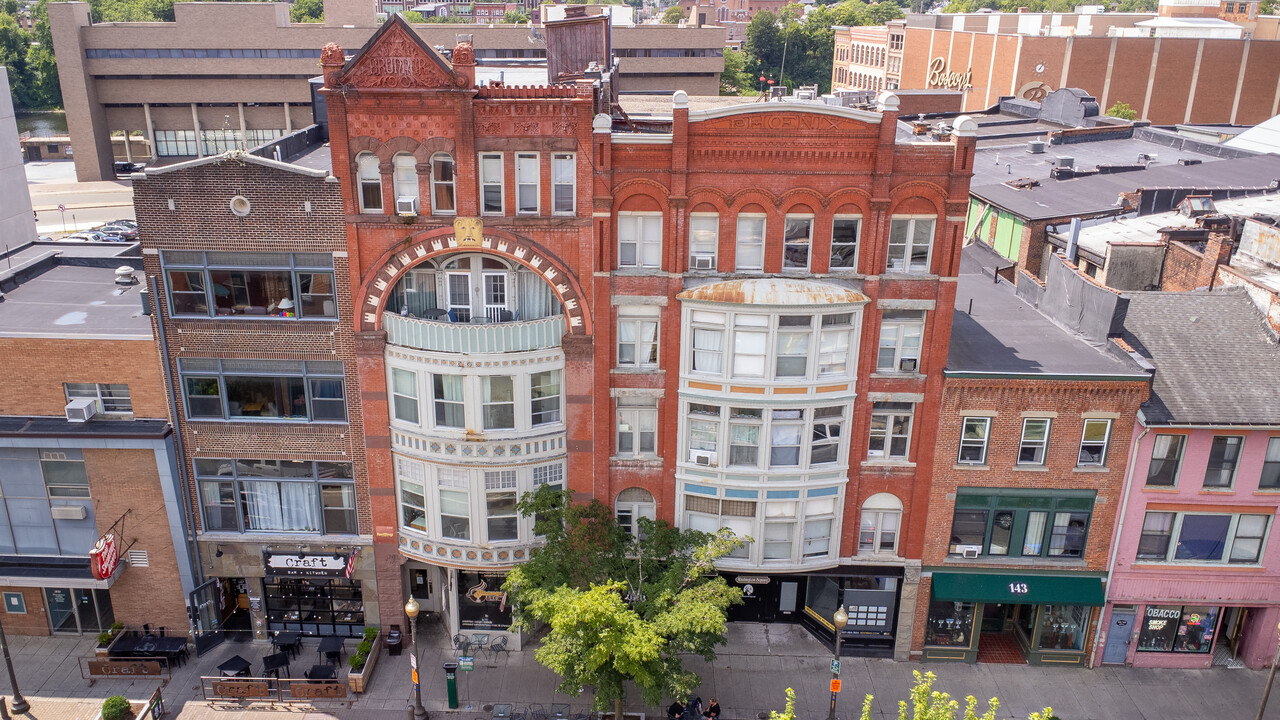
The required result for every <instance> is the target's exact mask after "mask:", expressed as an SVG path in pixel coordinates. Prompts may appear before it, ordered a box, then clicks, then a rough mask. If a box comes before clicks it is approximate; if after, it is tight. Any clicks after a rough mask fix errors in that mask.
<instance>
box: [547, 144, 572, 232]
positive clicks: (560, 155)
mask: <svg viewBox="0 0 1280 720" xmlns="http://www.w3.org/2000/svg"><path fill="white" fill-rule="evenodd" d="M566 161H567V162H568V163H569V167H570V169H571V170H572V172H571V173H570V174H569V177H570V178H572V179H571V180H570V181H569V182H567V183H562V182H556V163H557V162H566ZM564 185H568V186H569V209H568V210H559V209H557V208H556V188H557V187H559V186H564ZM551 214H552V215H561V216H568V217H573V216H575V215H577V214H578V154H577V153H566V152H553V153H551Z"/></svg>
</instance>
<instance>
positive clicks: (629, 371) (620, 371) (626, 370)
mask: <svg viewBox="0 0 1280 720" xmlns="http://www.w3.org/2000/svg"><path fill="white" fill-rule="evenodd" d="M654 373H661V374H663V375H665V374H666V373H667V371H666V370H665V369H664V368H660V367H658V366H657V365H651V366H646V367H615V368H609V374H610V375H652V374H654Z"/></svg>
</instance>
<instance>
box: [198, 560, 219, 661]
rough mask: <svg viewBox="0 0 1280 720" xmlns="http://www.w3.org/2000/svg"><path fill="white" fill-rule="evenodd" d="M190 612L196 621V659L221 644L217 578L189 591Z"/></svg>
mask: <svg viewBox="0 0 1280 720" xmlns="http://www.w3.org/2000/svg"><path fill="white" fill-rule="evenodd" d="M191 611H192V612H193V613H194V614H195V621H196V634H195V643H196V657H200V656H201V655H203V654H205V653H206V652H208V651H209V650H210V649H211V648H214V647H217V646H218V645H221V644H222V641H223V640H225V639H226V635H225V634H224V633H223V632H222V587H221V584H220V583H219V582H218V579H217V578H212V579H210V580H209V581H208V582H206V583H204V584H203V585H200V586H199V587H197V588H196V589H195V590H192V591H191Z"/></svg>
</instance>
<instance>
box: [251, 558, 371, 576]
mask: <svg viewBox="0 0 1280 720" xmlns="http://www.w3.org/2000/svg"><path fill="white" fill-rule="evenodd" d="M349 561H350V558H349V557H348V556H346V555H334V554H332V553H321V554H311V553H288V554H283V553H273V552H270V551H267V552H264V553H262V564H263V566H264V567H265V568H266V571H267V576H268V577H329V578H334V577H344V576H346V574H347V566H348V562H349Z"/></svg>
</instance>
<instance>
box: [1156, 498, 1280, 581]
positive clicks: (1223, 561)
mask: <svg viewBox="0 0 1280 720" xmlns="http://www.w3.org/2000/svg"><path fill="white" fill-rule="evenodd" d="M1270 509H1272V508H1266V507H1258V508H1256V510H1257V511H1256V512H1226V513H1224V512H1210V511H1202V510H1162V509H1159V508H1157V509H1154V510H1153V509H1147V510H1146V511H1145V513H1144V514H1143V525H1142V529H1144V530H1145V528H1146V519H1147V517H1148V516H1150V515H1152V514H1172V515H1173V523H1172V524H1170V526H1169V532H1168V538H1169V541H1168V543H1167V544H1166V546H1165V551H1164V556H1163V557H1159V558H1157V557H1151V556H1150V555H1148V556H1146V557H1143V556H1141V555H1139V554H1138V552H1137V548H1135V551H1134V563H1152V564H1162V565H1192V566H1202V567H1204V566H1209V567H1213V566H1229V565H1237V566H1246V567H1248V566H1253V567H1257V566H1261V565H1262V563H1263V561H1264V560H1265V559H1266V553H1267V543H1268V542H1269V540H1270V536H1271V530H1272V527H1273V526H1274V525H1275V515H1274V514H1272V513H1268V512H1265V511H1266V510H1270ZM1187 516H1197V517H1227V518H1230V521H1229V523H1228V525H1227V535H1226V539H1225V541H1224V542H1223V545H1222V556H1221V557H1220V558H1219V559H1217V560H1199V559H1189V558H1182V559H1180V558H1178V557H1177V553H1178V546H1179V545H1181V544H1182V539H1181V538H1182V527H1183V521H1184V520H1185V519H1186V517H1187ZM1245 516H1261V517H1264V518H1266V527H1265V528H1264V529H1263V532H1262V537H1261V542H1260V544H1259V547H1258V556H1257V559H1255V560H1253V561H1251V562H1234V561H1232V560H1231V554H1232V552H1233V551H1234V550H1235V545H1236V541H1237V540H1239V539H1240V537H1239V534H1238V529H1239V525H1240V519H1241V518H1242V517H1245ZM1246 539H1252V536H1250V537H1249V538H1246Z"/></svg>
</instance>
